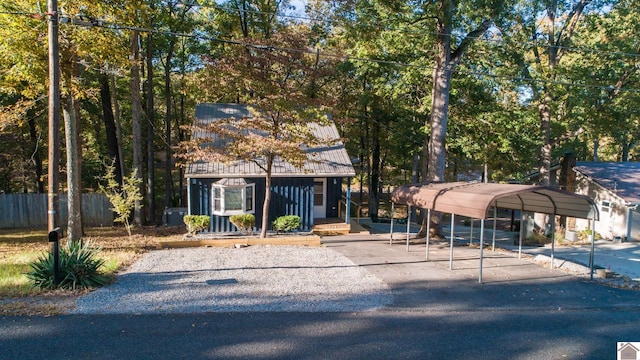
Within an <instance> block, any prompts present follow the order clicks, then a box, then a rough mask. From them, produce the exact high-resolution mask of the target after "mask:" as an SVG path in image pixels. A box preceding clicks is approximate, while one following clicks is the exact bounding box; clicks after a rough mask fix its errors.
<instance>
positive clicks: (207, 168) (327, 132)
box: [185, 104, 355, 178]
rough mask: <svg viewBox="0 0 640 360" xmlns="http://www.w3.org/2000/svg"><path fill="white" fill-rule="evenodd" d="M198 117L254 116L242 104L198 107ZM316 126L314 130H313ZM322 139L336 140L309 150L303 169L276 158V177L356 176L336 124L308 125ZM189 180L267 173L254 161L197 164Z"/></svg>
mask: <svg viewBox="0 0 640 360" xmlns="http://www.w3.org/2000/svg"><path fill="white" fill-rule="evenodd" d="M195 116H196V118H197V120H198V121H202V122H213V121H217V120H220V119H228V118H242V117H250V116H251V112H250V111H249V109H248V108H247V106H246V105H243V104H199V105H197V106H196V113H195ZM313 125H315V126H313ZM309 126H310V127H312V129H313V133H314V134H315V135H316V137H318V138H319V139H331V140H334V142H332V144H331V145H328V146H321V147H315V148H310V149H308V150H307V153H308V157H309V158H311V159H312V160H310V161H308V162H307V163H306V164H305V165H304V166H303V167H302V168H296V167H295V166H293V165H291V164H289V163H287V162H285V161H282V160H279V159H277V158H276V160H275V162H274V164H273V173H272V176H273V177H285V176H286V177H292V176H298V177H300V176H304V177H332V176H336V177H341V176H355V170H354V169H353V165H352V163H351V159H350V158H349V154H347V150H346V149H345V147H344V144H343V143H342V141H340V140H339V139H340V135H339V134H338V129H337V128H336V126H335V124H333V123H331V124H330V125H328V126H319V125H317V124H311V123H310V124H309ZM193 136H194V138H202V137H211V134H206V133H204V132H202V131H201V130H197V131H196V132H194V134H193ZM185 176H186V177H187V178H210V177H225V178H231V177H264V176H265V172H264V170H262V169H261V168H260V167H259V166H258V165H257V164H256V163H254V162H253V161H232V162H228V163H224V162H207V161H197V162H191V163H189V164H187V169H186V172H185Z"/></svg>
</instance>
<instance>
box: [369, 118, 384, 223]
mask: <svg viewBox="0 0 640 360" xmlns="http://www.w3.org/2000/svg"><path fill="white" fill-rule="evenodd" d="M380 136H381V134H380V122H379V121H376V119H374V121H373V124H372V126H371V163H370V166H369V169H370V170H371V173H370V175H369V217H370V218H371V221H373V222H374V223H375V222H378V210H379V206H380V140H379V139H380Z"/></svg>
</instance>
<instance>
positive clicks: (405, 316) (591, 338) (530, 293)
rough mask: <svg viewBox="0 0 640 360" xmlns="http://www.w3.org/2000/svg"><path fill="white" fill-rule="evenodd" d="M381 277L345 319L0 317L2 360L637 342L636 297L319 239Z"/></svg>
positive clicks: (569, 354) (552, 275)
mask: <svg viewBox="0 0 640 360" xmlns="http://www.w3.org/2000/svg"><path fill="white" fill-rule="evenodd" d="M326 246H328V247H332V248H333V249H335V250H336V251H339V252H341V253H342V254H344V255H345V256H347V257H349V258H350V259H352V260H353V261H354V262H355V263H357V264H359V265H360V266H363V267H365V268H366V269H368V271H370V272H371V273H372V274H374V275H375V276H377V277H379V278H380V279H382V280H383V281H385V282H386V283H387V284H388V285H389V287H390V289H391V291H392V293H393V296H394V300H393V303H392V304H390V305H389V306H387V307H385V308H382V309H379V310H375V311H366V312H354V313H288V312H281V313H207V314H168V315H94V316H92V315H66V316H56V317H4V318H0V358H1V359H43V358H48V359H180V358H189V359H454V358H467V359H616V343H617V342H634V341H640V292H637V291H636V292H634V291H629V290H621V289H614V288H610V287H606V286H603V285H601V284H598V283H592V282H589V281H588V280H587V279H584V278H580V277H576V276H572V275H569V274H565V273H561V272H558V271H557V270H551V269H546V268H543V267H540V266H538V265H534V264H531V263H530V262H528V261H527V260H523V259H517V258H515V257H513V256H508V255H505V254H503V253H492V252H489V251H485V259H484V264H485V269H484V282H483V284H479V283H478V278H477V274H478V268H477V265H478V258H477V254H478V249H471V248H468V247H456V248H455V249H454V255H455V261H454V263H453V270H450V269H449V268H448V265H449V262H448V255H449V250H448V249H447V247H446V246H438V245H437V244H436V245H434V246H432V250H431V254H432V255H431V258H430V260H431V261H429V262H427V261H425V260H424V250H425V248H424V244H422V246H420V245H419V244H418V245H415V246H414V245H412V248H411V250H410V251H409V252H407V251H406V250H405V247H404V246H402V245H393V246H389V245H388V243H387V242H386V241H380V240H372V239H371V238H366V237H363V238H357V237H355V238H354V237H350V238H348V239H347V238H333V239H332V240H331V241H328V242H327V243H326Z"/></svg>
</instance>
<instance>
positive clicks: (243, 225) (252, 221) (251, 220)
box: [229, 214, 256, 233]
mask: <svg viewBox="0 0 640 360" xmlns="http://www.w3.org/2000/svg"><path fill="white" fill-rule="evenodd" d="M229 221H230V222H231V223H232V224H233V225H235V227H237V228H238V230H240V232H242V233H244V232H249V233H253V228H254V227H255V226H256V217H255V215H253V214H241V215H233V216H230V217H229Z"/></svg>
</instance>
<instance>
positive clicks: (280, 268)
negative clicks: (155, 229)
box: [72, 246, 392, 314]
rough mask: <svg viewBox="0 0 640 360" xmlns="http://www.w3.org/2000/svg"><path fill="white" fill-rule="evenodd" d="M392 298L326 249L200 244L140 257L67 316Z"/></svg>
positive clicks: (325, 307) (335, 305) (311, 307)
mask: <svg viewBox="0 0 640 360" xmlns="http://www.w3.org/2000/svg"><path fill="white" fill-rule="evenodd" d="M391 298H392V297H391V292H390V290H389V288H388V287H387V285H386V284H385V283H383V282H382V281H381V280H379V279H378V278H376V277H374V276H373V275H371V274H370V273H369V272H367V270H365V269H363V268H361V267H359V266H357V265H356V264H355V263H353V262H352V261H351V260H349V259H348V258H346V257H345V256H343V255H341V254H339V253H337V252H336V251H334V250H332V249H329V248H324V247H301V246H251V247H246V248H240V249H228V248H204V247H203V248H187V249H172V250H157V251H152V252H149V253H147V254H145V255H144V256H143V257H142V258H141V259H140V260H138V261H137V262H136V263H134V264H133V265H132V266H130V267H129V268H128V269H127V270H126V271H124V272H123V273H121V274H119V276H118V279H117V281H116V283H114V284H112V285H110V286H107V287H104V288H101V289H98V290H96V291H94V292H92V293H90V294H88V295H86V296H83V297H81V298H80V299H78V301H77V303H76V308H75V310H73V311H72V313H74V314H144V313H199V312H251V311H254V312H255V311H258V312H262V311H264V312H266V311H269V312H273V311H276V312H315V311H323V312H347V311H367V310H373V309H377V308H380V307H382V306H384V305H386V304H388V303H390V302H391Z"/></svg>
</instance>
